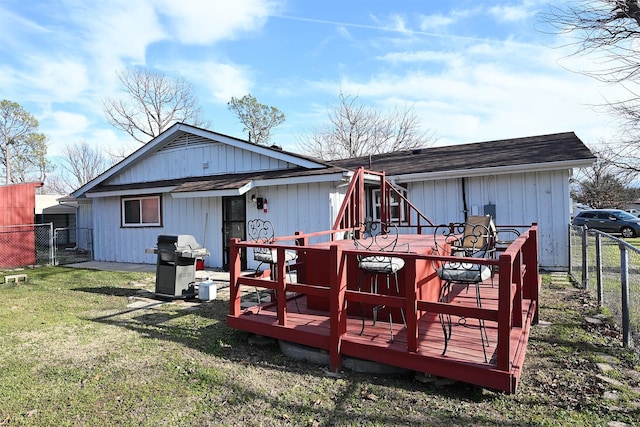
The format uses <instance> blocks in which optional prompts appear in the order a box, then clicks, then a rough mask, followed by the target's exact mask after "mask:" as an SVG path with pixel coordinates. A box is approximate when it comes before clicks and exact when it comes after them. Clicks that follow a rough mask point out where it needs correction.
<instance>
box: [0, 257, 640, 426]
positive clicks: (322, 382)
mask: <svg viewBox="0 0 640 427" xmlns="http://www.w3.org/2000/svg"><path fill="white" fill-rule="evenodd" d="M26 273H27V274H28V275H29V281H28V282H26V283H24V282H22V283H18V284H14V283H10V284H1V285H0V286H1V289H0V295H1V298H0V331H2V333H1V335H0V426H165V425H171V426H208V425H211V426H218V425H230V426H231V425H233V426H235V425H264V426H279V425H291V426H334V425H339V426H349V425H353V426H361V425H380V426H382V425H404V426H417V425H435V426H439V425H442V426H444V425H510V426H529V425H536V426H557V425H576V426H577V425H580V426H603V425H607V423H609V422H610V421H620V422H625V423H627V424H629V425H638V424H640V409H639V406H638V404H637V402H638V401H639V399H640V396H639V394H638V388H637V387H639V386H640V384H639V381H640V379H638V378H637V377H633V375H631V373H632V372H636V371H637V369H638V367H639V365H640V361H639V359H638V356H637V354H636V353H635V352H633V351H630V350H624V349H622V348H621V346H620V343H619V340H618V339H617V338H616V337H612V336H610V334H609V333H608V331H610V330H612V329H611V328H610V327H609V326H607V325H605V326H604V327H602V328H601V329H594V328H593V327H592V326H590V325H588V324H585V322H584V316H585V315H588V314H595V313H596V312H597V309H595V308H594V306H593V305H592V304H591V303H589V302H588V301H586V300H585V294H584V292H582V291H580V290H578V289H576V288H574V287H573V286H572V285H571V284H560V285H558V284H555V285H554V284H552V283H551V282H550V280H549V276H545V278H544V279H545V284H544V286H543V289H542V301H541V305H542V307H541V316H540V318H541V320H542V321H543V324H542V325H541V326H536V327H534V328H533V330H532V333H531V339H530V343H529V350H528V353H527V360H526V362H525V366H524V372H523V377H522V379H521V383H520V389H519V391H518V393H516V394H515V395H506V394H502V393H495V392H492V391H488V390H483V389H480V388H478V387H475V386H471V385H468V384H464V383H453V384H449V383H448V382H447V381H442V380H439V381H427V382H425V381H424V380H425V379H424V378H421V379H422V381H418V380H417V379H416V378H415V376H414V375H413V374H409V375H394V376H385V375H371V374H361V373H354V372H349V371H343V372H341V373H339V375H337V376H336V375H329V374H328V373H327V372H326V371H325V367H323V366H317V365H313V364H309V363H305V362H300V361H293V360H291V359H288V358H287V357H285V356H283V355H282V353H281V352H280V350H279V348H278V345H277V344H276V343H270V344H267V345H262V346H259V345H255V344H251V343H250V342H249V336H248V334H246V333H244V332H241V331H237V330H233V329H230V328H228V327H227V326H226V324H225V316H226V313H227V311H228V302H227V301H222V300H214V301H211V302H209V303H205V304H200V305H195V306H192V305H190V304H186V303H185V302H177V303H164V304H158V305H156V306H155V307H152V308H136V307H135V306H131V305H130V304H131V303H132V302H133V300H132V299H131V298H130V297H132V296H135V295H137V294H138V292H139V291H140V290H142V289H150V290H152V289H153V275H150V274H142V273H135V274H134V273H113V272H102V271H90V270H80V269H71V268H64V267H43V268H38V269H33V270H27V271H26ZM603 361H607V362H608V363H611V364H612V366H613V369H612V370H611V371H609V372H607V373H606V374H604V373H603V372H601V371H599V370H598V368H597V366H596V363H597V362H603ZM598 374H601V375H606V376H607V377H610V378H611V379H615V380H616V381H620V383H619V384H609V383H608V382H605V381H603V380H602V379H598V377H596V375H598ZM605 392H611V393H614V394H615V396H616V400H615V401H613V400H608V399H605V398H604V397H603V396H604V394H605Z"/></svg>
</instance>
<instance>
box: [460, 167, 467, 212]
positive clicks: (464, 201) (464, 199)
mask: <svg viewBox="0 0 640 427" xmlns="http://www.w3.org/2000/svg"><path fill="white" fill-rule="evenodd" d="M460 181H461V182H462V212H463V213H464V222H467V212H468V208H467V180H466V179H465V177H462V178H461V179H460Z"/></svg>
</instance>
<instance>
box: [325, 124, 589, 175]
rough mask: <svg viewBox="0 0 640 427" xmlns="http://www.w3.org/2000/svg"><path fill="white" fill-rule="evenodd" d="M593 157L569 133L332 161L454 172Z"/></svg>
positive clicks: (396, 171)
mask: <svg viewBox="0 0 640 427" xmlns="http://www.w3.org/2000/svg"><path fill="white" fill-rule="evenodd" d="M593 159H595V156H594V155H593V154H592V153H591V151H589V149H588V148H587V147H586V146H585V145H584V143H583V142H582V141H581V140H580V138H578V137H577V135H576V134H575V133H573V132H566V133H557V134H551V135H540V136H530V137H526V138H513V139H504V140H499V141H488V142H477V143H473V144H460V145H449V146H445V147H432V148H423V149H421V150H412V151H399V152H395V153H387V154H377V155H372V156H371V162H369V156H364V157H356V158H351V159H344V160H336V161H333V162H332V163H333V164H335V165H337V166H341V167H343V168H347V169H356V168H358V167H360V166H362V167H364V168H365V169H369V170H377V171H382V170H384V171H385V172H386V174H387V175H403V174H412V173H425V172H440V171H455V170H464V169H477V168H487V167H500V166H517V165H529V164H540V163H555V162H566V161H576V160H593Z"/></svg>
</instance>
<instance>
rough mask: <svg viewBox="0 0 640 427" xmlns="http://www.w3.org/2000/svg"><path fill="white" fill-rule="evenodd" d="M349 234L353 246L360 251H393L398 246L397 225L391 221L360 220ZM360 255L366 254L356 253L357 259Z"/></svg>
mask: <svg viewBox="0 0 640 427" xmlns="http://www.w3.org/2000/svg"><path fill="white" fill-rule="evenodd" d="M351 236H352V238H353V244H354V246H355V248H356V249H357V250H360V251H375V252H394V251H396V249H397V247H398V227H397V226H396V225H395V224H391V223H384V222H380V221H371V220H369V221H365V222H361V223H358V224H356V226H355V227H354V228H353V232H352V233H351ZM402 247H403V248H404V245H403V246H402ZM407 251H408V248H407ZM362 256H366V255H358V260H360V259H361V258H362Z"/></svg>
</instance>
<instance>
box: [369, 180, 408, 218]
mask: <svg viewBox="0 0 640 427" xmlns="http://www.w3.org/2000/svg"><path fill="white" fill-rule="evenodd" d="M395 189H396V190H397V191H399V192H400V193H402V196H404V197H405V198H406V197H407V190H406V189H404V188H397V187H396V188H395ZM371 193H372V202H373V219H374V220H378V221H379V220H380V189H379V188H376V189H373V190H372V192H371ZM389 196H390V199H391V200H390V212H389V218H390V220H391V221H406V220H407V207H406V206H405V202H404V200H403V199H402V198H400V196H399V195H398V193H396V192H395V191H393V190H392V191H390V192H389Z"/></svg>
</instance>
